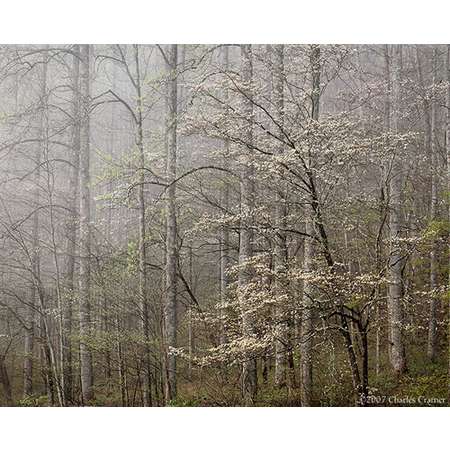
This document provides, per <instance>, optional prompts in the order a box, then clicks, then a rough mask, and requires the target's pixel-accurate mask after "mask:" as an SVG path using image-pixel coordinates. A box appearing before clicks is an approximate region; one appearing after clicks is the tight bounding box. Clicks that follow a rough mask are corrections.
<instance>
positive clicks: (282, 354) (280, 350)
mask: <svg viewBox="0 0 450 450" xmlns="http://www.w3.org/2000/svg"><path fill="white" fill-rule="evenodd" d="M271 53H272V54H273V59H272V64H273V71H274V76H273V89H272V90H273V103H274V121H275V122H276V123H277V125H276V129H275V133H276V134H277V135H279V134H280V132H281V130H280V129H282V128H283V119H284V92H283V90H284V46H283V45H274V46H272V49H271ZM283 152H284V149H283V147H282V144H280V146H279V148H278V149H277V154H279V155H281V154H283ZM279 176H280V185H279V187H278V189H277V192H276V200H275V202H276V206H275V226H276V235H275V252H274V256H275V258H274V269H275V286H274V289H275V296H276V297H277V299H278V301H280V300H281V301H282V302H283V304H279V305H277V308H276V310H275V316H276V319H275V320H276V323H277V333H276V334H277V337H276V341H275V385H276V386H277V387H283V386H285V385H286V381H287V353H288V349H289V342H288V341H289V330H288V325H289V324H288V319H289V317H288V314H289V312H288V310H289V305H288V304H286V303H287V300H288V297H287V288H286V282H285V280H284V277H285V276H286V269H287V268H286V264H287V248H286V232H285V231H283V230H284V229H285V228H286V198H285V194H286V186H285V183H283V181H282V180H283V179H284V171H283V170H282V169H280V173H279Z"/></svg>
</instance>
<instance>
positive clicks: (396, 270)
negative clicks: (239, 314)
mask: <svg viewBox="0 0 450 450" xmlns="http://www.w3.org/2000/svg"><path fill="white" fill-rule="evenodd" d="M401 58H402V46H401V45H394V46H393V51H392V69H391V74H392V97H391V105H392V130H393V132H394V133H399V131H400V99H401V87H400V76H401ZM399 150H400V149H398V150H397V152H395V153H394V154H393V155H392V158H391V166H390V177H389V189H390V196H389V231H390V260H389V277H390V280H389V296H388V311H389V327H390V346H391V348H390V361H391V365H392V368H393V370H394V371H395V373H396V374H398V375H402V374H403V373H404V372H405V371H406V357H405V347H404V341H403V327H404V314H403V275H402V274H403V266H404V255H402V252H401V236H402V227H403V225H402V201H401V195H402V178H403V173H402V165H401V158H400V155H399V154H398V152H399Z"/></svg>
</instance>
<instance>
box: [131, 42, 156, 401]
mask: <svg viewBox="0 0 450 450" xmlns="http://www.w3.org/2000/svg"><path fill="white" fill-rule="evenodd" d="M133 50H134V60H135V68H136V80H135V86H136V96H137V99H136V146H137V149H138V154H139V170H138V174H139V179H138V183H139V185H138V202H139V297H140V299H141V310H142V311H141V314H142V335H143V339H144V348H143V358H142V387H143V403H144V406H151V404H152V399H151V367H150V325H149V315H148V287H147V283H148V282H147V266H146V256H145V254H146V247H145V246H146V217H145V154H144V137H143V117H142V92H141V75H140V66H139V47H138V45H137V44H135V45H133Z"/></svg>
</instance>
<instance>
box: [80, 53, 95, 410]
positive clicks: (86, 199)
mask: <svg viewBox="0 0 450 450" xmlns="http://www.w3.org/2000/svg"><path fill="white" fill-rule="evenodd" d="M90 51H91V49H90V46H89V45H82V46H81V76H80V79H81V101H82V105H81V107H82V109H81V132H80V236H79V243H80V278H79V299H80V371H81V392H82V399H83V404H84V405H88V404H89V403H90V402H91V400H93V398H94V392H93V382H94V380H93V378H94V377H93V368H92V353H91V349H90V344H89V339H90V337H91V334H92V324H91V315H90V314H91V313H90V286H91V270H90V269H91V267H90V253H91V231H90V220H91V193H90V126H89V113H90V70H89V65H90Z"/></svg>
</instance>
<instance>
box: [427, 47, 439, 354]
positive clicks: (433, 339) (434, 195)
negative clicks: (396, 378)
mask: <svg viewBox="0 0 450 450" xmlns="http://www.w3.org/2000/svg"><path fill="white" fill-rule="evenodd" d="M436 65H437V49H436V48H435V49H434V51H433V86H434V85H435V84H436V81H437V77H436V75H437V74H436V72H437V67H436ZM436 120H437V105H436V99H435V98H433V99H432V101H431V205H430V221H431V223H432V224H433V223H434V222H435V221H436V220H437V217H438V211H437V209H438V192H437V183H438V181H437V178H438V174H437V172H438V155H437V142H436V140H437V138H436ZM437 287H438V242H437V239H436V238H434V237H433V241H432V243H431V251H430V291H431V295H430V316H429V324H428V343H427V356H428V358H430V359H431V360H432V361H434V360H435V359H436V354H437V308H438V301H439V299H438V297H437V295H436V289H437Z"/></svg>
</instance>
